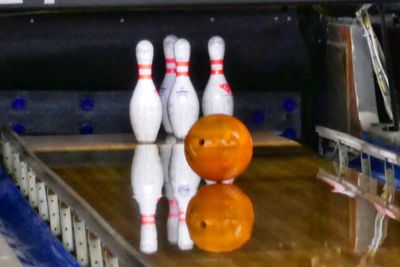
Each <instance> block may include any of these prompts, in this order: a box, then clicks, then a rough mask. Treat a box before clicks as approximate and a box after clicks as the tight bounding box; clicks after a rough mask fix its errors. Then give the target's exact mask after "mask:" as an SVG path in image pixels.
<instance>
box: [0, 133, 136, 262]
mask: <svg viewBox="0 0 400 267" xmlns="http://www.w3.org/2000/svg"><path fill="white" fill-rule="evenodd" d="M1 143H2V151H1V152H2V155H3V162H4V167H5V170H6V171H7V173H9V174H10V175H11V177H12V178H13V180H14V182H15V183H16V185H17V186H18V187H19V188H20V191H21V194H22V195H23V196H25V197H26V198H27V199H28V200H29V203H30V205H31V206H32V208H34V209H36V210H37V212H38V214H39V215H40V216H41V217H42V219H43V220H44V221H46V222H48V224H49V226H50V229H51V232H52V233H53V235H55V236H57V237H59V238H60V240H61V242H62V244H63V246H64V248H65V249H66V251H69V252H70V253H72V254H73V255H74V256H75V257H76V259H77V260H78V262H79V264H81V265H82V266H96V267H103V266H106V267H117V266H120V265H119V264H120V263H124V264H125V265H124V266H131V265H134V266H142V265H143V263H142V261H141V256H140V255H138V253H137V252H136V251H135V250H134V249H133V248H132V247H131V246H130V245H129V244H127V243H126V242H125V241H124V240H123V239H122V238H121V237H120V236H119V235H118V234H117V233H116V232H115V231H114V230H113V228H112V227H110V226H109V224H108V223H107V222H106V221H105V220H104V219H103V218H102V217H101V216H100V215H98V214H97V212H96V211H95V210H94V209H93V208H92V207H91V206H90V205H89V204H88V203H87V202H85V201H84V200H83V199H82V197H80V196H79V195H78V194H77V193H76V192H75V191H73V190H72V189H71V188H70V187H69V186H68V185H67V184H66V183H65V182H63V181H62V179H61V178H60V177H59V176H57V175H56V174H55V173H54V172H53V171H51V170H50V169H49V168H48V167H47V166H46V165H45V164H43V163H42V162H41V161H40V160H39V159H38V158H37V157H36V155H35V154H34V153H33V152H31V151H30V150H29V149H27V148H26V146H25V145H24V143H23V142H22V140H21V139H20V138H19V137H18V136H17V135H16V134H15V133H13V132H12V131H11V129H10V128H8V127H3V128H2V131H1Z"/></svg>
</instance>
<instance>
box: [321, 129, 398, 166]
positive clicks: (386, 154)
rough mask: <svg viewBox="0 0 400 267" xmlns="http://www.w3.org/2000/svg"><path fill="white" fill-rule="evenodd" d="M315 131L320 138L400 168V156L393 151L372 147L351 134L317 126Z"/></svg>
mask: <svg viewBox="0 0 400 267" xmlns="http://www.w3.org/2000/svg"><path fill="white" fill-rule="evenodd" d="M315 130H316V132H317V133H318V135H319V137H320V138H321V137H322V138H325V139H328V140H331V141H333V142H335V143H337V144H339V145H345V146H347V147H349V148H352V149H354V150H357V151H359V152H362V153H365V154H368V155H369V156H372V157H375V158H378V159H380V160H383V161H387V162H389V163H391V164H395V165H399V166H400V156H399V155H398V154H397V153H395V152H393V151H390V150H387V149H384V148H381V147H379V146H375V145H372V144H370V143H368V142H365V141H363V140H361V139H358V138H356V137H354V136H351V135H349V134H345V133H342V132H339V131H336V130H332V129H329V128H326V127H323V126H317V127H316V128H315ZM320 144H321V143H320ZM321 149H322V148H320V150H321Z"/></svg>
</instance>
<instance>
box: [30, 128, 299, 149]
mask: <svg viewBox="0 0 400 267" xmlns="http://www.w3.org/2000/svg"><path fill="white" fill-rule="evenodd" d="M252 136H253V141H254V145H255V146H256V147H259V146H260V147H261V146H263V147H265V146H268V147H296V146H299V143H297V142H295V141H292V140H289V139H286V138H283V137H280V136H278V135H276V134H274V133H272V132H253V133H252ZM22 139H23V141H24V142H25V143H26V144H27V146H28V147H29V148H30V149H31V150H32V151H34V152H57V151H97V150H100V151H101V150H127V149H134V148H135V146H136V142H135V137H134V135H133V134H108V135H66V136H24V137H22ZM164 139H165V137H162V136H161V137H160V138H159V139H158V140H157V143H158V144H162V143H163V140H164Z"/></svg>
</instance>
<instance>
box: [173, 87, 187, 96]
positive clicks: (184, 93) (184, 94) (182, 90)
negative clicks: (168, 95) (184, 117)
mask: <svg viewBox="0 0 400 267" xmlns="http://www.w3.org/2000/svg"><path fill="white" fill-rule="evenodd" d="M176 94H177V96H187V94H188V91H187V90H185V89H184V88H180V89H179V90H178V91H176Z"/></svg>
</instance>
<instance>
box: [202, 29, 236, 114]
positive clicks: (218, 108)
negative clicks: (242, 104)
mask: <svg viewBox="0 0 400 267" xmlns="http://www.w3.org/2000/svg"><path fill="white" fill-rule="evenodd" d="M208 53H209V55H210V63H211V75H210V79H209V80H208V83H207V86H206V89H205V90H204V95H203V101H202V109H203V113H204V116H206V115H209V114H227V115H232V114H233V96H232V92H231V88H230V86H229V84H228V82H227V81H226V79H225V75H224V69H223V64H224V54H225V42H224V39H222V38H221V37H219V36H214V37H212V38H211V39H210V40H209V41H208Z"/></svg>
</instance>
